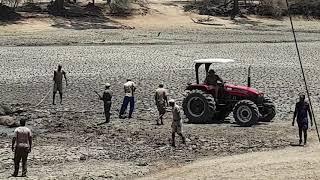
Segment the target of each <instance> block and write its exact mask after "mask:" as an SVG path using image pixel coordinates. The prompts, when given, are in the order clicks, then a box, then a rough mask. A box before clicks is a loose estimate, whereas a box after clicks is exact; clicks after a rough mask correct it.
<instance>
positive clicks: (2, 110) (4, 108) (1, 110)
mask: <svg viewBox="0 0 320 180" xmlns="http://www.w3.org/2000/svg"><path fill="white" fill-rule="evenodd" d="M10 114H13V110H12V108H11V107H10V106H8V105H5V104H0V116H4V115H10Z"/></svg>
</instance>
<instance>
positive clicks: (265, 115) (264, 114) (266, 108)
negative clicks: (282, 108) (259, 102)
mask: <svg viewBox="0 0 320 180" xmlns="http://www.w3.org/2000/svg"><path fill="white" fill-rule="evenodd" d="M260 113H261V117H260V119H259V121H262V122H271V120H272V119H273V118H274V117H275V116H276V106H275V105H274V103H273V102H272V101H271V99H269V98H265V100H264V102H263V109H262V111H261V112H260Z"/></svg>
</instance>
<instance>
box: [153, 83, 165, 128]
mask: <svg viewBox="0 0 320 180" xmlns="http://www.w3.org/2000/svg"><path fill="white" fill-rule="evenodd" d="M154 99H155V101H156V106H157V109H158V111H159V118H157V125H160V124H159V119H160V121H161V125H163V116H164V114H165V113H166V106H168V91H167V90H166V89H165V88H164V87H163V84H159V88H158V89H157V90H156V93H155V96H154Z"/></svg>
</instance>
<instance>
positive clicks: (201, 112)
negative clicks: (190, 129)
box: [182, 90, 216, 123]
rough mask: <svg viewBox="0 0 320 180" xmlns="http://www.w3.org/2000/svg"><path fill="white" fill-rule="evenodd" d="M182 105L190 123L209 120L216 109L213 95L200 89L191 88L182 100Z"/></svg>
mask: <svg viewBox="0 0 320 180" xmlns="http://www.w3.org/2000/svg"><path fill="white" fill-rule="evenodd" d="M182 107H183V111H184V114H185V115H186V116H187V118H188V119H189V122H190V123H207V122H210V121H211V120H212V118H213V116H214V113H215V109H216V106H215V101H214V98H213V96H212V95H211V94H206V93H205V92H203V91H201V90H192V91H191V92H190V93H189V94H188V96H187V97H186V98H185V99H184V100H183V104H182Z"/></svg>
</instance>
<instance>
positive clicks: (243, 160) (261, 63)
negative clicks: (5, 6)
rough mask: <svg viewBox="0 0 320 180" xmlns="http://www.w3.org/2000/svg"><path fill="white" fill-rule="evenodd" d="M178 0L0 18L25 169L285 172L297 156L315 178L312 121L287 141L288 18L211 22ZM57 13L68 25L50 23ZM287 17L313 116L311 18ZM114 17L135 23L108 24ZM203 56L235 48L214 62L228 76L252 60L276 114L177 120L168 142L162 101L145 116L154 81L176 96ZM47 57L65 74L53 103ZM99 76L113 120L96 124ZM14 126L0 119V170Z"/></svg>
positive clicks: (290, 132) (34, 172)
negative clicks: (123, 9) (131, 87)
mask: <svg viewBox="0 0 320 180" xmlns="http://www.w3.org/2000/svg"><path fill="white" fill-rule="evenodd" d="M183 3H184V1H181V2H180V1H170V0H166V1H159V0H152V1H149V7H151V8H150V13H149V14H147V15H143V16H142V15H136V16H133V17H131V18H116V17H110V19H111V20H112V21H108V22H96V21H92V19H87V20H86V21H81V22H80V21H78V20H75V19H69V20H67V21H64V20H65V19H55V18H52V17H42V18H30V19H26V20H23V21H21V22H17V23H13V24H6V25H2V26H0V45H1V48H0V59H1V60H2V63H1V65H0V66H1V69H2V71H1V72H0V94H2V95H1V96H0V102H3V103H7V104H10V105H12V106H13V107H16V108H24V109H26V112H23V113H21V114H16V118H17V119H19V118H22V117H27V118H29V121H28V123H27V125H28V127H30V128H31V129H32V131H33V133H34V149H33V150H32V152H31V154H30V155H29V170H28V171H29V172H28V176H29V177H28V179H134V178H141V177H142V178H146V179H149V178H154V179H170V178H172V179H179V178H182V179H185V178H186V179H194V178H195V175H196V174H197V172H208V173H209V174H206V173H201V174H203V176H202V177H201V176H199V178H201V179H212V178H215V177H216V178H217V179H237V178H238V179H260V177H261V179H268V178H271V179H276V178H277V176H276V174H277V173H282V174H283V176H281V177H283V179H284V178H291V177H294V175H295V173H293V171H294V170H296V169H299V167H300V166H299V163H300V162H302V163H304V164H306V165H307V166H305V168H308V167H309V168H308V169H306V171H304V172H305V173H303V172H302V171H297V172H296V174H297V175H299V176H297V177H306V178H309V179H317V175H316V174H315V173H316V172H317V170H315V168H316V166H317V163H319V162H318V160H317V158H315V159H312V158H311V157H312V155H316V153H317V150H318V146H317V145H316V137H315V131H314V130H312V131H310V145H309V146H308V147H305V148H303V147H291V146H292V145H294V144H295V143H296V142H297V136H296V134H297V130H296V127H291V126H290V125H291V118H292V110H293V105H294V103H295V102H296V95H297V94H298V93H299V92H300V91H303V84H302V81H301V76H300V69H299V64H298V62H297V61H296V54H295V51H294V50H295V49H294V45H293V44H292V34H291V32H290V31H289V30H290V29H289V30H288V28H289V26H288V25H289V23H288V21H286V19H284V20H270V19H264V18H257V17H249V18H248V19H238V22H237V21H230V20H229V19H227V18H220V17H219V18H218V17H209V18H211V23H217V24H219V23H220V25H200V24H195V23H193V22H192V20H191V19H190V18H194V19H201V18H208V17H207V16H205V17H204V16H199V15H196V14H192V13H184V12H183V11H182V5H183ZM62 22H63V23H65V22H66V24H68V26H59V27H58V26H55V25H57V24H60V25H61V23H62ZM167 22H168V23H167ZM169 22H170V23H169ZM295 23H296V25H297V26H296V27H297V32H298V40H299V42H300V44H299V45H300V48H301V53H302V56H303V58H304V60H305V61H304V63H305V67H306V73H307V79H308V80H310V81H312V82H313V83H312V84H310V91H311V93H312V100H313V101H314V104H315V112H316V116H317V115H318V114H319V112H320V109H319V106H318V105H319V99H320V96H319V93H318V92H317V90H318V87H319V85H320V81H319V78H318V77H319V75H320V74H319V72H320V71H319V67H320V65H319V61H318V57H319V48H318V47H319V42H320V36H319V32H320V31H319V27H320V23H319V21H316V20H314V21H305V20H302V19H298V18H297V19H296V20H295ZM101 24H103V25H107V26H101ZM221 24H222V25H221ZM98 25H99V26H98ZM121 25H125V26H130V27H135V29H112V28H110V26H121ZM79 27H80V28H79ZM97 27H101V28H97ZM159 32H160V34H159ZM212 57H224V58H233V59H236V60H237V64H234V65H230V66H219V65H218V66H217V67H215V68H216V70H217V72H218V73H219V74H220V75H221V76H222V77H224V79H226V80H227V82H230V83H234V84H246V74H247V67H248V66H249V65H252V69H253V70H252V78H253V79H252V80H253V86H254V87H256V88H258V89H259V90H261V91H263V92H264V93H265V94H266V95H267V96H269V97H271V99H272V100H273V101H274V102H275V104H276V106H277V116H276V118H275V119H274V122H272V123H262V124H259V125H256V126H253V127H250V128H244V127H239V126H237V125H236V124H234V123H233V118H232V116H230V117H228V118H227V121H226V122H225V123H223V124H197V125H196V124H187V123H185V124H184V132H185V134H186V137H187V139H188V140H187V144H186V145H182V144H180V141H178V142H177V145H178V146H177V148H172V147H171V146H169V144H170V136H171V132H170V130H171V129H170V117H171V114H170V112H169V113H167V115H166V117H165V125H164V126H156V125H155V118H156V114H157V111H156V107H155V106H154V102H153V93H154V90H155V89H156V87H157V86H158V84H159V83H163V82H164V84H165V86H166V87H167V88H168V89H169V91H170V97H171V98H175V99H177V102H178V104H180V105H181V101H182V99H183V92H184V88H185V86H186V84H187V83H188V82H194V78H195V74H194V69H193V60H195V59H200V58H212ZM164 62H165V63H164ZM58 63H62V64H63V67H64V69H65V71H66V72H67V77H68V78H69V86H68V87H65V94H64V97H65V101H64V103H63V105H57V106H52V105H51V95H52V94H51V93H50V91H51V90H52V82H51V79H52V74H53V72H52V71H53V70H54V69H55V68H56V66H57V64H58ZM127 77H131V78H132V79H133V80H134V81H135V82H137V85H138V90H137V97H136V98H137V104H136V105H137V107H136V111H135V114H134V118H133V119H130V120H128V119H125V120H121V119H118V118H117V115H118V111H119V107H120V104H121V102H122V98H123V93H122V91H123V87H122V84H123V83H124V81H125V79H126V78H127ZM201 77H202V78H203V74H202V75H201ZM105 82H109V83H111V84H112V90H113V91H114V102H113V106H112V120H111V123H109V124H100V123H101V122H103V121H104V115H103V112H102V103H101V102H99V100H98V99H97V97H96V95H95V94H94V93H93V90H100V91H102V88H103V84H104V83H105ZM48 91H49V96H48V97H47V98H46V99H45V100H44V102H43V103H42V104H41V105H40V106H39V107H36V108H34V107H33V106H34V105H35V104H37V103H38V102H39V101H40V100H41V99H42V98H43V97H44V96H45V95H46V94H47V92H48ZM184 121H186V119H185V117H184ZM318 124H319V123H318ZM13 130H14V129H13V128H7V127H4V126H0V179H7V178H9V176H10V174H11V173H12V170H13V161H12V156H13V154H12V152H11V150H10V140H11V137H12V133H13ZM261 151H262V152H261ZM304 153H306V154H307V155H304ZM239 154H240V155H239ZM295 154H297V157H294V156H295ZM269 157H270V159H269ZM300 160H301V161H300ZM291 163H292V164H293V165H292V166H291ZM217 164H221V166H218V165H217ZM237 164H238V165H239V166H240V168H238V166H237ZM185 165H186V166H185ZM202 166H203V167H204V168H203V169H201V167H202ZM180 167H181V168H180ZM285 170H288V172H292V173H291V174H290V173H287V174H286V171H285ZM302 170H304V169H302ZM240 171H241V176H240V175H239V172H240ZM188 172H190V173H188ZM181 174H183V175H184V174H185V175H186V176H185V178H184V177H182V175H181ZM213 176H214V177H213ZM239 177H240V178H239ZM12 179H13V178H12Z"/></svg>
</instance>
